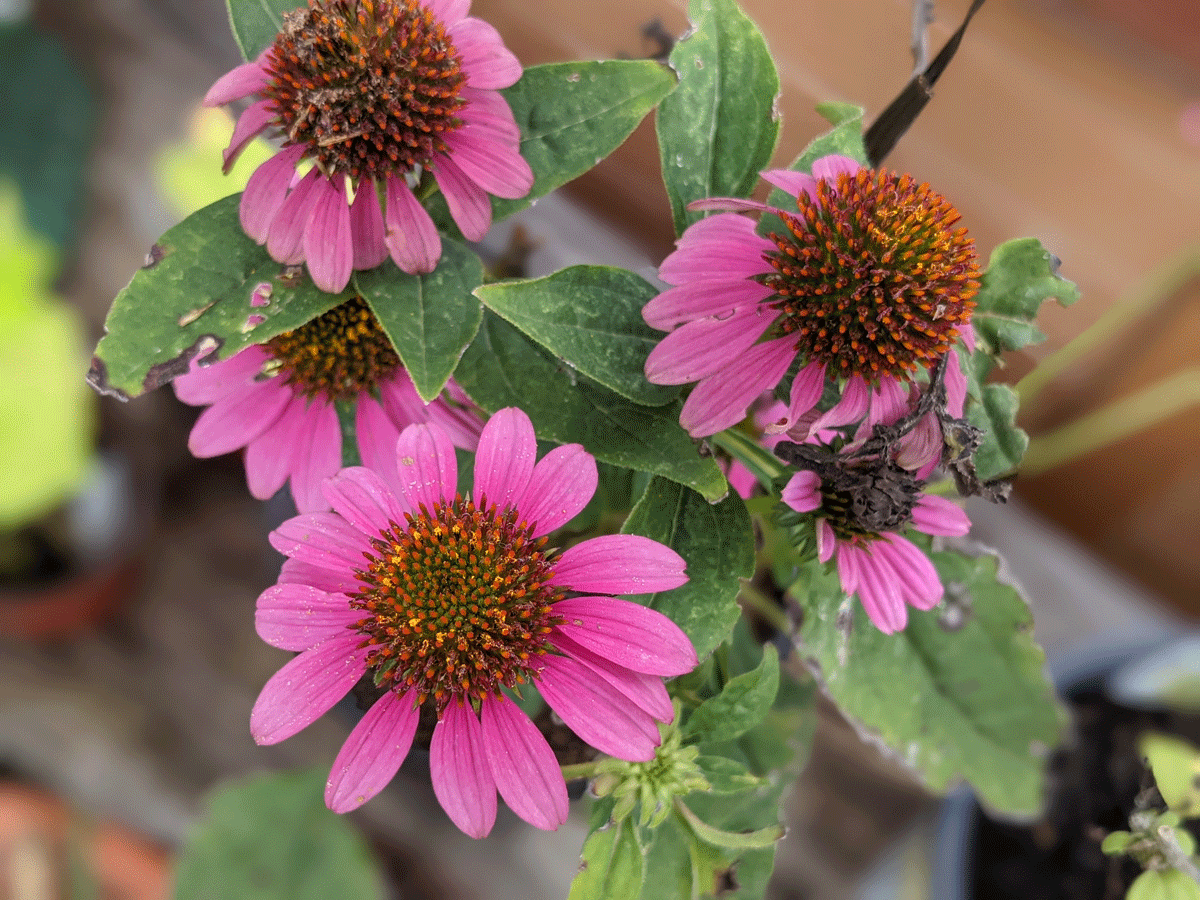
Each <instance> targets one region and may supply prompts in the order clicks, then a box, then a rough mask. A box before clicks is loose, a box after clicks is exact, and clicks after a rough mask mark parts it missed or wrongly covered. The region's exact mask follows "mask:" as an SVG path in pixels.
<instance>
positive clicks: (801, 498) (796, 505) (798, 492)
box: [779, 469, 822, 512]
mask: <svg viewBox="0 0 1200 900" xmlns="http://www.w3.org/2000/svg"><path fill="white" fill-rule="evenodd" d="M779 499H780V500H782V501H783V502H784V503H786V504H787V505H788V506H790V507H791V508H792V509H794V510H795V511H796V512H812V511H813V510H815V509H820V508H821V503H822V500H821V477H820V476H819V475H818V474H817V473H816V472H810V471H808V470H807V469H806V470H804V471H801V472H797V473H796V474H795V475H793V476H792V477H791V478H790V479H788V483H787V484H786V485H785V486H784V488H783V491H782V492H781V493H780V495H779Z"/></svg>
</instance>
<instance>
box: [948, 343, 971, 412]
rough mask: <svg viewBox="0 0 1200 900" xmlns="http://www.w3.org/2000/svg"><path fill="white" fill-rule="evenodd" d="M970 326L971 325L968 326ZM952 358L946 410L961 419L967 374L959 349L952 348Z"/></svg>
mask: <svg viewBox="0 0 1200 900" xmlns="http://www.w3.org/2000/svg"><path fill="white" fill-rule="evenodd" d="M968 327H970V326H968ZM950 354H951V356H950V360H949V361H948V362H947V363H946V378H945V382H944V383H945V385H946V411H947V412H949V413H950V415H952V416H954V417H955V418H956V419H961V418H962V414H963V404H964V403H966V402H967V376H966V373H965V372H964V371H963V363H962V359H961V357H959V355H958V351H957V350H954V349H951V350H950Z"/></svg>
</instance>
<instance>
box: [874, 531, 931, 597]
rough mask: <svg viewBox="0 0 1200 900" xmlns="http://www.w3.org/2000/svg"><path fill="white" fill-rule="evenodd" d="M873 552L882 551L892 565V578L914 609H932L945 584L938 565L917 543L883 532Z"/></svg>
mask: <svg viewBox="0 0 1200 900" xmlns="http://www.w3.org/2000/svg"><path fill="white" fill-rule="evenodd" d="M875 547H878V549H877V550H876V553H881V554H883V556H884V558H885V559H886V560H887V561H888V563H889V565H890V566H891V569H892V579H893V581H894V583H895V584H897V585H898V586H899V587H900V589H901V590H903V592H904V595H905V599H906V600H907V601H908V602H909V603H910V604H912V605H913V606H915V607H916V608H917V609H932V608H933V607H935V606H937V605H938V603H939V602H940V601H941V599H942V596H943V594H944V593H945V588H944V587H943V586H942V580H941V578H939V577H938V573H937V569H935V568H934V566H933V563H932V562H931V561H930V559H929V557H928V556H926V555H925V554H924V553H923V552H921V548H919V547H918V546H917V545H916V544H914V543H912V542H911V541H907V540H905V539H904V538H902V537H899V536H897V535H885V536H884V537H883V538H881V539H880V540H879V541H876V543H875Z"/></svg>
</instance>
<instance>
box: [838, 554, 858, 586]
mask: <svg viewBox="0 0 1200 900" xmlns="http://www.w3.org/2000/svg"><path fill="white" fill-rule="evenodd" d="M858 570H859V552H858V550H857V549H856V548H855V547H854V546H853V545H852V544H846V543H843V542H841V541H839V542H838V544H837V573H838V581H840V582H841V583H842V590H843V591H845V592H846V593H847V594H853V593H854V592H855V591H856V590H858V576H859V571H858Z"/></svg>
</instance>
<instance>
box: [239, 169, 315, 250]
mask: <svg viewBox="0 0 1200 900" xmlns="http://www.w3.org/2000/svg"><path fill="white" fill-rule="evenodd" d="M303 155H304V148H303V147H302V146H295V147H285V148H284V149H283V150H280V151H279V152H278V153H276V154H275V155H274V156H272V157H271V158H270V159H268V160H267V161H266V162H265V163H263V164H262V165H261V166H259V167H258V168H257V169H255V170H254V173H253V174H252V175H251V176H250V178H249V180H248V181H247V182H246V190H244V191H242V201H241V203H240V204H239V206H238V218H239V220H240V221H241V223H242V230H243V231H245V232H246V234H248V235H249V236H250V237H251V238H252V239H253V240H254V241H255V242H256V243H259V244H265V243H266V242H267V235H268V234H269V233H270V230H271V223H272V222H274V221H275V216H276V215H278V213H279V209H280V207H282V206H283V203H284V201H285V200H286V199H287V196H288V186H289V185H290V184H291V183H292V176H293V175H294V174H295V172H296V164H297V163H299V162H300V158H301V157H302V156H303Z"/></svg>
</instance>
